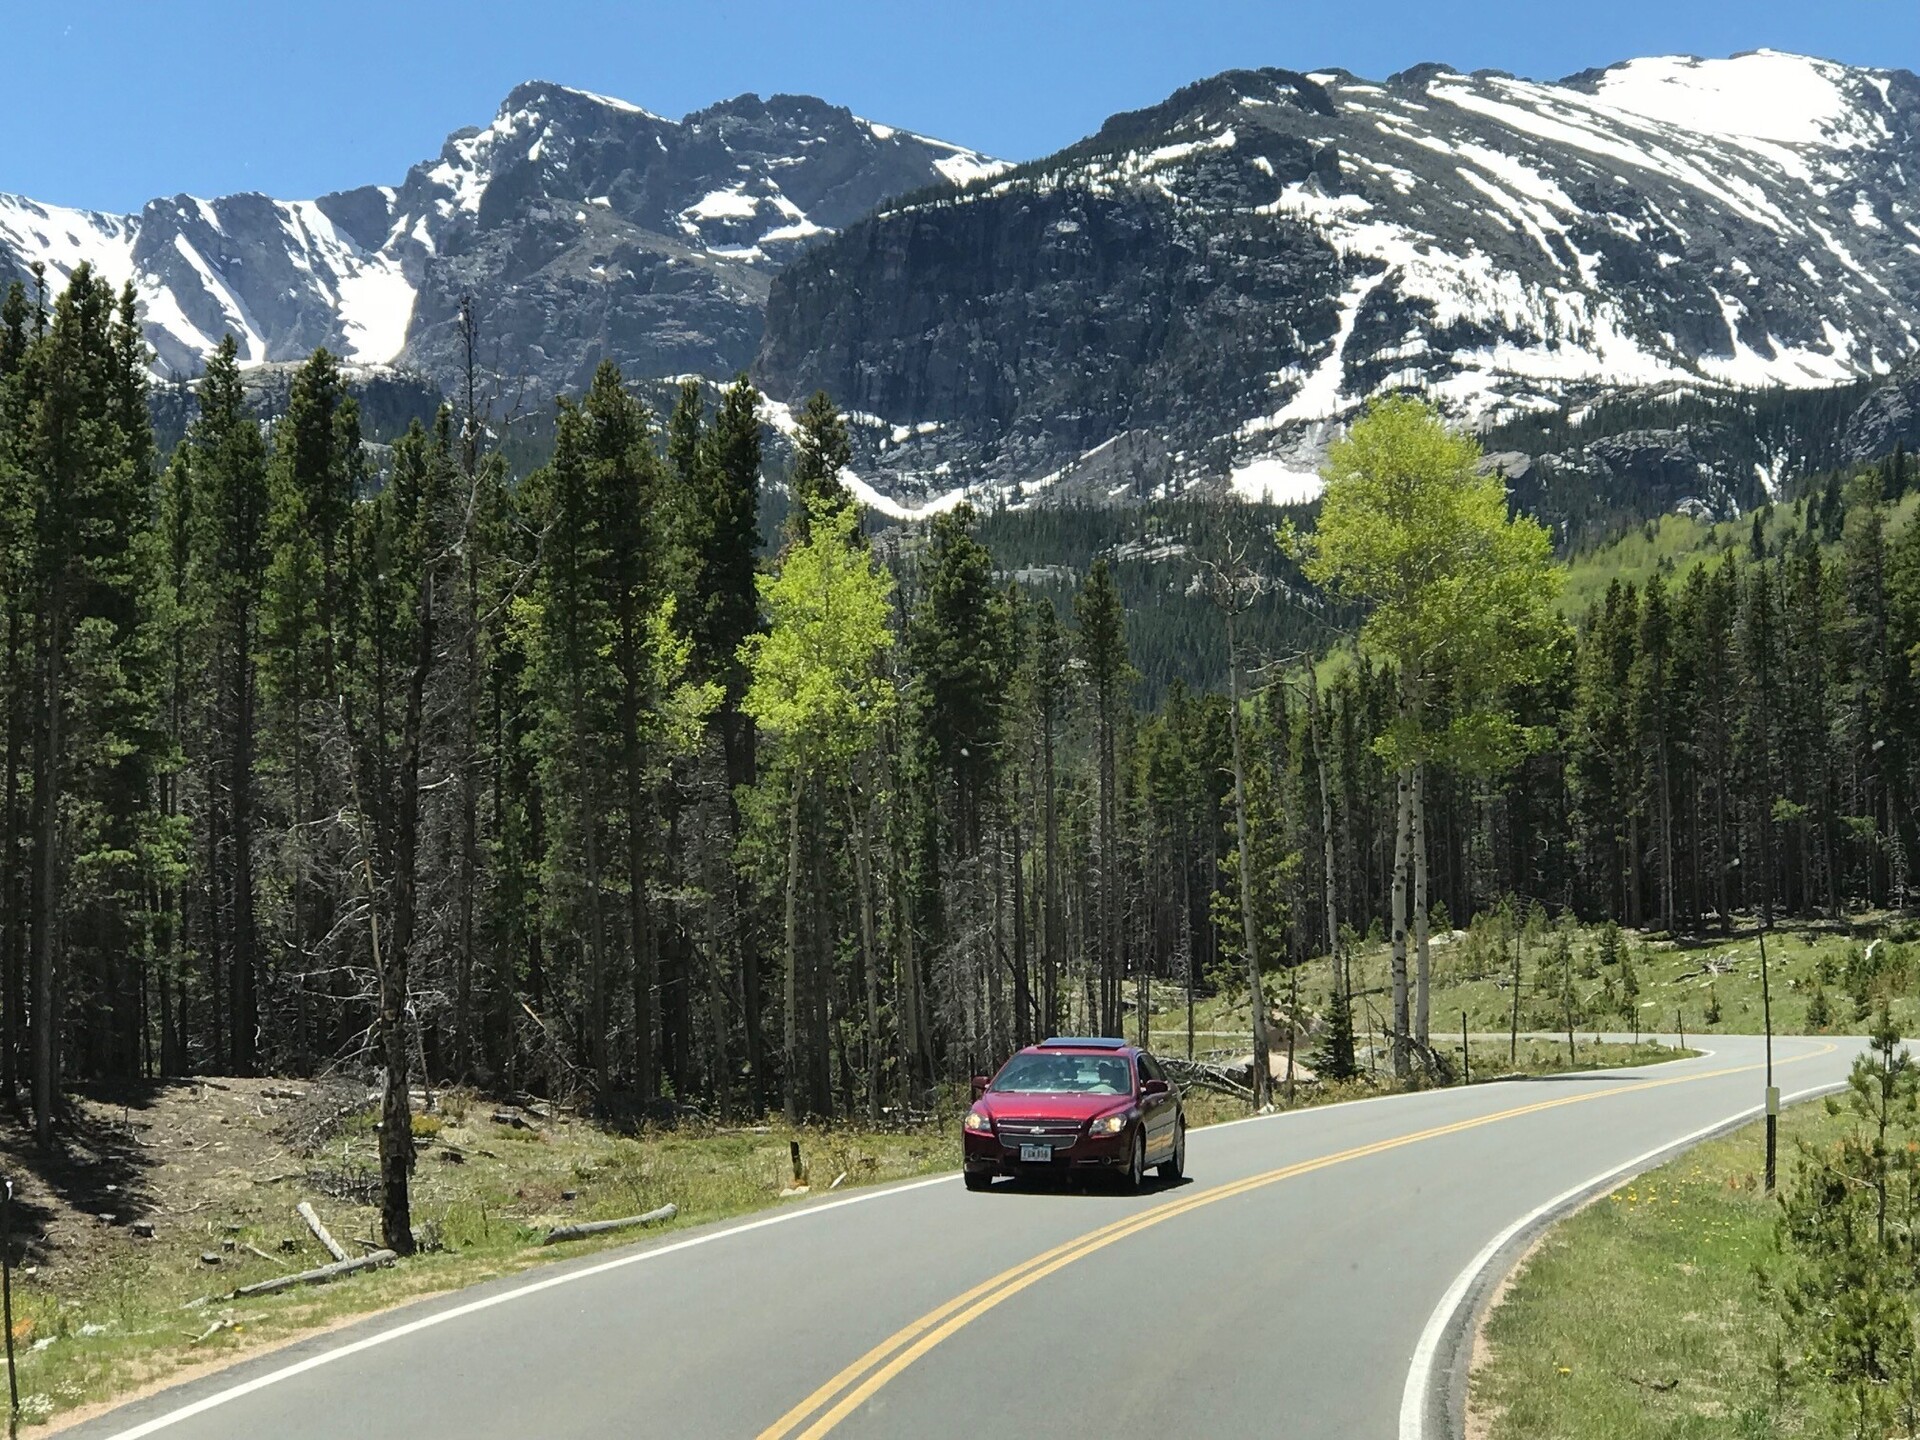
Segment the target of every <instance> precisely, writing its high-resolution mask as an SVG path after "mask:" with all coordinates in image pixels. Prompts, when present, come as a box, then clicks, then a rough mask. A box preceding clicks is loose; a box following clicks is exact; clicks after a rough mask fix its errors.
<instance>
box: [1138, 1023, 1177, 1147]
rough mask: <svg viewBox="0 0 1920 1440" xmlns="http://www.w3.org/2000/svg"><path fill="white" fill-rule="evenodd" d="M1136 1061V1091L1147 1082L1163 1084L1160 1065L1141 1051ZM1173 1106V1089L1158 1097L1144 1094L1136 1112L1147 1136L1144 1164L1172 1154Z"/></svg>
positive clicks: (1165, 1077)
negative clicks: (1138, 1081)
mask: <svg viewBox="0 0 1920 1440" xmlns="http://www.w3.org/2000/svg"><path fill="white" fill-rule="evenodd" d="M1137 1058H1138V1062H1139V1069H1140V1088H1141V1089H1142V1090H1144V1089H1145V1088H1146V1084H1147V1081H1149V1080H1158V1081H1159V1082H1160V1083H1161V1084H1163V1085H1166V1084H1168V1082H1167V1072H1166V1071H1164V1070H1162V1069H1161V1068H1160V1062H1159V1061H1158V1060H1156V1059H1154V1058H1153V1056H1151V1055H1149V1054H1147V1052H1146V1051H1144V1050H1142V1051H1141V1052H1140V1054H1139V1056H1138V1057H1137ZM1175 1112H1176V1107H1175V1105H1174V1100H1173V1090H1172V1087H1171V1086H1170V1085H1169V1086H1168V1089H1167V1090H1166V1091H1165V1092H1164V1093H1162V1094H1159V1095H1145V1096H1142V1098H1141V1101H1140V1113H1141V1115H1142V1116H1143V1117H1144V1119H1143V1121H1142V1123H1143V1125H1144V1126H1145V1129H1146V1137H1147V1163H1148V1164H1149V1165H1157V1164H1158V1163H1159V1162H1160V1161H1162V1160H1165V1159H1166V1158H1167V1157H1168V1156H1169V1155H1171V1154H1172V1153H1173V1125H1174V1115H1175Z"/></svg>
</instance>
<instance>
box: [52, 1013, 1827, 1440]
mask: <svg viewBox="0 0 1920 1440" xmlns="http://www.w3.org/2000/svg"><path fill="white" fill-rule="evenodd" d="M1695 1043H1696V1044H1698V1045H1706V1046H1711V1047H1712V1050H1713V1053H1711V1054H1708V1055H1704V1056H1701V1057H1699V1058H1696V1059H1692V1060H1686V1061H1679V1062H1675V1063H1672V1064H1669V1065H1664V1066H1658V1067H1652V1068H1647V1069H1640V1070H1631V1071H1620V1072H1613V1073H1610V1074H1606V1075H1595V1076H1566V1077H1558V1078H1553V1079H1542V1080H1533V1081H1515V1082H1507V1083H1501V1084H1491V1085H1476V1086H1474V1087H1472V1088H1470V1089H1467V1090H1457V1089H1456V1090H1443V1091H1431V1092H1427V1093H1425V1094H1420V1095H1413V1096H1405V1097H1396V1098H1393V1099H1384V1100H1375V1101H1365V1102H1361V1103H1359V1104H1354V1105H1342V1106H1330V1107H1326V1108H1322V1109H1317V1110H1306V1111H1300V1112H1296V1113H1294V1114H1290V1115H1284V1116H1274V1117H1265V1118H1260V1119H1256V1120H1250V1121H1243V1122H1240V1123H1237V1124H1233V1125H1226V1126H1219V1127H1215V1128H1212V1129H1206V1130H1198V1131H1195V1132H1194V1133H1193V1135H1192V1136H1191V1138H1190V1140H1189V1147H1188V1148H1189V1153H1188V1170H1189V1172H1190V1173H1189V1178H1188V1180H1187V1181H1186V1182H1185V1183H1184V1184H1181V1185H1178V1186H1172V1187H1161V1188H1152V1189H1150V1190H1149V1191H1148V1192H1147V1193H1145V1194H1142V1195H1138V1196H1128V1195H1121V1194H1117V1193H1112V1192H1101V1191H1093V1192H1079V1191H1075V1192H1066V1193H1049V1192H1044V1191H1042V1192H1034V1191H1028V1190H1022V1189H1014V1188H1010V1187H1008V1186H1006V1185H1005V1184H1004V1183H1002V1184H1001V1185H996V1186H995V1187H994V1189H993V1191H992V1192H990V1193H987V1194H980V1195H976V1194H969V1193H967V1192H966V1191H964V1190H963V1189H962V1188H961V1185H960V1181H959V1177H958V1176H957V1175H956V1176H952V1177H945V1178H941V1179H938V1180H932V1181H922V1182H917V1183H914V1184H909V1185H905V1186H896V1187H892V1188H890V1189H886V1190H878V1191H873V1192H867V1193H862V1194H856V1195H853V1196H849V1197H847V1198H845V1199H841V1200H833V1201H823V1202H816V1203H813V1204H811V1205H808V1206H805V1207H804V1208H800V1209H790V1210H785V1211H781V1212H778V1213H777V1214H775V1215H773V1216H769V1217H762V1218H760V1219H758V1220H749V1221H745V1222H736V1223H733V1224H731V1225H721V1226H715V1227H712V1228H710V1229H707V1230H701V1231H691V1232H680V1233H679V1234H677V1235H674V1236H670V1237H665V1238H664V1239H663V1240H661V1241H658V1242H655V1243H653V1244H651V1245H648V1246H640V1247H635V1248H633V1249H629V1250H622V1251H615V1252H608V1253H604V1254H601V1255H599V1256H595V1257H593V1258H591V1259H588V1260H583V1261H579V1262H573V1263H570V1264H566V1265H563V1266H557V1267H554V1268H550V1269H544V1270H540V1271H537V1272H534V1273H533V1274H532V1275H523V1276H520V1277H518V1278H516V1279H514V1280H511V1281H506V1282H501V1283H499V1284H496V1285H487V1286H481V1287H479V1288H477V1289H474V1290H469V1291H465V1292H462V1293H461V1294H459V1295H457V1296H452V1297H447V1298H444V1299H442V1300H438V1301H431V1302H426V1303H423V1304H421V1305H418V1306H414V1307H411V1308H408V1309H405V1310H401V1311H397V1312H393V1313H390V1314H388V1315H385V1316H382V1317H380V1318H378V1319H375V1320H371V1321H367V1322H364V1323H363V1324H361V1325H359V1326H356V1327H354V1328H351V1329H348V1330H344V1331H336V1332H334V1333H332V1334H330V1335H327V1336H325V1337H322V1338H320V1339H316V1340H314V1341H310V1342H305V1343H303V1344H301V1345H298V1346H294V1347H292V1348H289V1349H283V1350H280V1351H277V1352H275V1353H274V1354H271V1355H268V1356H263V1357H261V1358H259V1359H256V1360H253V1361H249V1362H245V1363H242V1364H241V1365H238V1366H235V1367H234V1368H232V1369H229V1370H226V1371H223V1372H221V1373H220V1374H218V1375H215V1376H212V1377H209V1378H206V1379H203V1380H199V1381H196V1382H193V1383H191V1384H187V1385H183V1386H180V1387H177V1388H175V1389H173V1390H169V1391H165V1392H163V1393H161V1394H158V1395H156V1396H153V1397H151V1398H149V1399H147V1400H144V1401H141V1402H138V1403H136V1404H133V1405H130V1406H127V1407H125V1408H124V1409H121V1410H119V1411H116V1412H114V1413H112V1414H110V1415H108V1416H106V1417H104V1418H103V1419H98V1420H95V1421H93V1422H90V1423H89V1424H86V1425H83V1426H80V1427H77V1428H73V1429H70V1430H67V1431H65V1432H64V1434H65V1436H66V1437H68V1440H107V1437H113V1440H137V1437H144V1436H148V1435H164V1436H166V1437H167V1440H269V1437H270V1440H364V1437H380V1440H496V1437H497V1440H507V1437H513V1440H614V1437H619V1440H629V1437H639V1436H673V1437H678V1436H689V1437H707V1436H717V1437H746V1440H752V1437H762V1440H785V1437H803V1436H804V1437H818V1436H822V1435H826V1434H828V1433H832V1434H833V1435H834V1436H836V1437H842V1440H864V1437H878V1436H910V1437H916V1440H918V1437H928V1440H935V1437H950V1436H951V1437H960V1436H966V1437H975V1436H980V1435H993V1436H1069V1435H1073V1436H1079V1435H1085V1434H1088V1433H1092V1432H1094V1431H1095V1430H1097V1429H1098V1428H1101V1427H1103V1426H1107V1425H1112V1426H1118V1427H1122V1428H1123V1431H1124V1433H1130V1434H1146V1435H1154V1434H1157V1435H1178V1436H1194V1437H1204V1436H1216V1435H1217V1436H1232V1437H1235V1440H1240V1437H1245V1436H1247V1435H1252V1434H1276V1433H1277V1434H1283V1435H1286V1436H1288V1437H1289V1440H1315V1437H1325V1440H1357V1437H1394V1436H1399V1437H1402V1440H1417V1437H1433V1440H1438V1437H1439V1436H1441V1435H1443V1434H1444V1433H1445V1427H1444V1425H1443V1424H1442V1423H1441V1422H1442V1421H1443V1419H1444V1414H1445V1411H1446V1409H1447V1408H1448V1407H1449V1406H1450V1405H1453V1404H1456V1403H1457V1382H1458V1380H1459V1377H1460V1375H1461V1374H1462V1365H1461V1362H1460V1347H1459V1346H1457V1345H1456V1343H1455V1342H1456V1341H1457V1340H1458V1339H1459V1338H1460V1336H1461V1335H1462V1334H1463V1333H1464V1331H1465V1318H1466V1316H1467V1314H1468V1313H1469V1312H1470V1311H1471V1310H1472V1308H1473V1305H1474V1303H1475V1302H1476V1300H1477V1298H1478V1297H1479V1296H1480V1295H1481V1294H1482V1293H1483V1292H1484V1289H1485V1287H1486V1284H1487V1283H1488V1281H1489V1280H1490V1279H1491V1278H1492V1277H1493V1276H1494V1275H1495V1274H1496V1273H1497V1272H1498V1271H1499V1270H1501V1269H1503V1268H1504V1266H1505V1264H1506V1263H1508V1262H1509V1260H1510V1257H1511V1256H1512V1255H1513V1254H1516V1253H1517V1252H1518V1251H1519V1249H1520V1248H1522V1247H1523V1246H1524V1244H1525V1243H1526V1240H1527V1238H1528V1235H1529V1234H1530V1232H1531V1230H1532V1229H1534V1228H1537V1226H1538V1225H1539V1224H1543V1223H1545V1218H1544V1216H1542V1215H1540V1214H1538V1213H1536V1212H1539V1211H1541V1210H1542V1207H1551V1206H1553V1205H1555V1203H1556V1202H1559V1203H1560V1204H1562V1205H1564V1203H1565V1201H1566V1198H1567V1197H1568V1196H1569V1195H1570V1194H1571V1193H1572V1192H1576V1191H1579V1190H1581V1189H1583V1188H1590V1187H1592V1186H1594V1185H1596V1184H1605V1183H1606V1179H1605V1177H1606V1176H1607V1174H1608V1172H1610V1171H1615V1170H1617V1169H1618V1168H1619V1167H1623V1166H1631V1167H1633V1168H1643V1167H1644V1165H1645V1164H1646V1163H1649V1161H1650V1159H1651V1157H1652V1155H1653V1154H1654V1152H1658V1151H1660V1150H1661V1149H1663V1148H1666V1147H1671V1146H1673V1145H1675V1144H1677V1143H1679V1142H1681V1141H1683V1140H1685V1139H1686V1138H1688V1137H1691V1136H1696V1135H1697V1134H1698V1133H1699V1132H1702V1131H1703V1130H1707V1129H1710V1128H1712V1127H1716V1126H1721V1125H1724V1124H1727V1123H1729V1122H1731V1121H1733V1120H1735V1119H1736V1118H1738V1117H1740V1116H1742V1115H1743V1114H1748V1113H1750V1112H1753V1111H1755V1110H1756V1109H1757V1107H1758V1106H1759V1105H1760V1103H1761V1101H1762V1099H1763V1088H1762V1084H1763V1082H1762V1076H1761V1073H1760V1070H1759V1068H1758V1067H1759V1065H1760V1061H1761V1042H1760V1041H1759V1040H1757V1039H1753V1038H1745V1037H1724V1036H1712V1037H1702V1038H1701V1039H1699V1040H1697V1041H1696V1042H1695ZM1856 1048H1857V1045H1856V1042H1845V1041H1843V1042H1826V1041H1819V1040H1807V1039H1784V1040H1778V1041H1776V1042H1775V1064H1776V1069H1777V1075H1776V1080H1777V1083H1778V1084H1779V1086H1780V1088H1781V1090H1782V1091H1783V1093H1784V1094H1785V1095H1786V1096H1787V1097H1788V1098H1789V1099H1791V1098H1792V1097H1793V1096H1794V1095H1795V1094H1796V1093H1800V1092H1806V1091H1808V1090H1812V1089H1815V1088H1819V1087H1824V1086H1828V1085H1832V1084H1834V1083H1836V1082H1838V1081H1840V1080H1841V1079H1843V1078H1844V1076H1845V1074H1846V1069H1847V1065H1848V1063H1849V1062H1850V1059H1851V1057H1852V1054H1853V1053H1854V1051H1855V1049H1856ZM1503 1237H1504V1239H1503ZM1410 1374H1411V1375H1412V1377H1413V1378H1412V1379H1411V1381H1410V1379H1409V1376H1410ZM1409 1391H1410V1392H1411V1394H1410V1396H1409V1394H1408V1392H1409Z"/></svg>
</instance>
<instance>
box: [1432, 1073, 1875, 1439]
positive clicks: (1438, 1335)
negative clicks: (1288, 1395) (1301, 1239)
mask: <svg viewBox="0 0 1920 1440" xmlns="http://www.w3.org/2000/svg"><path fill="white" fill-rule="evenodd" d="M1845 1085H1846V1082H1845V1081H1844V1080H1838V1081H1834V1082H1833V1083H1831V1084H1827V1085H1810V1086H1808V1087H1807V1088H1806V1089H1804V1090H1796V1091H1795V1092H1794V1093H1793V1094H1791V1095H1787V1096H1783V1097H1782V1098H1781V1102H1780V1103H1781V1104H1782V1105H1783V1106H1784V1105H1788V1104H1791V1103H1793V1102H1794V1101H1796V1100H1804V1099H1806V1098H1807V1097H1809V1096H1812V1095H1819V1094H1821V1093H1823V1092H1825V1091H1829V1090H1838V1089H1842V1088H1844V1087H1845ZM1765 1108H1766V1107H1765V1106H1763V1105H1750V1106H1748V1107H1747V1108H1746V1109H1744V1110H1739V1111H1736V1112H1734V1113H1733V1114H1732V1115H1727V1116H1722V1117H1721V1118H1720V1119H1718V1120H1716V1121H1714V1122H1713V1124H1711V1125H1703V1126H1702V1127H1701V1128H1700V1129H1698V1130H1695V1131H1694V1132H1693V1133H1692V1134H1690V1135H1683V1136H1681V1137H1680V1138H1679V1139H1678V1140H1669V1141H1667V1142H1666V1143H1665V1144H1664V1145H1658V1146H1655V1147H1654V1148H1653V1149H1651V1150H1649V1151H1647V1152H1646V1153H1644V1154H1641V1155H1636V1156H1635V1157H1634V1158H1633V1159H1631V1160H1629V1161H1627V1162H1626V1163H1625V1164H1624V1165H1616V1166H1614V1167H1613V1168H1612V1169H1611V1170H1605V1171H1602V1172H1601V1173H1600V1174H1598V1175H1595V1176H1593V1177H1592V1178H1591V1179H1588V1180H1583V1181H1581V1182H1580V1183H1579V1184H1578V1185H1575V1186H1574V1187H1573V1188H1572V1189H1570V1190H1563V1191H1562V1192H1561V1193H1560V1194H1558V1195H1556V1196H1554V1197H1553V1199H1551V1200H1549V1201H1547V1202H1546V1204H1544V1205H1541V1206H1539V1207H1537V1208H1536V1209H1533V1210H1530V1211H1528V1212H1527V1213H1526V1214H1525V1215H1522V1216H1521V1217H1520V1218H1519V1219H1518V1220H1516V1221H1514V1222H1513V1223H1512V1224H1511V1225H1509V1226H1507V1228H1506V1229H1504V1230H1502V1231H1501V1232H1500V1233H1499V1234H1498V1235H1496V1236H1494V1237H1493V1239H1491V1240H1489V1241H1488V1242H1487V1244H1486V1248H1485V1249H1483V1250H1481V1252H1480V1253H1479V1254H1478V1255H1476V1256H1474V1257H1473V1259H1472V1260H1471V1261H1469V1262H1468V1264H1467V1268H1466V1269H1464V1270H1462V1271H1461V1272H1460V1273H1459V1274H1458V1275H1457V1276H1455V1277H1454V1281H1453V1284H1451V1285H1449V1286H1448V1287H1447V1293H1446V1294H1444V1295H1442V1296H1441V1297H1440V1303H1439V1304H1438V1305H1436V1306H1434V1308H1433V1314H1432V1315H1430V1316H1429V1317H1428V1318H1427V1328H1426V1329H1424V1330H1422V1331H1421V1332H1420V1343H1419V1344H1417V1345H1415V1346H1414V1349H1413V1364H1412V1365H1411V1366H1410V1367H1409V1368H1408V1370H1407V1386H1406V1389H1404V1390H1403V1391H1401V1392H1400V1432H1399V1434H1400V1440H1430V1437H1429V1436H1428V1433H1427V1397H1428V1392H1429V1391H1430V1390H1431V1389H1432V1388H1433V1364H1434V1360H1435V1358H1436V1357H1437V1356H1438V1354H1439V1352H1440V1342H1441V1340H1442V1339H1444V1338H1445V1336H1446V1333H1447V1330H1448V1328H1449V1327H1450V1326H1451V1325H1452V1323H1453V1319H1454V1316H1455V1315H1456V1314H1457V1313H1458V1312H1459V1310H1460V1307H1461V1306H1462V1305H1463V1304H1464V1303H1465V1302H1466V1299H1467V1295H1468V1292H1469V1291H1471V1290H1472V1289H1473V1286H1474V1284H1475V1282H1476V1281H1478V1280H1479V1278H1480V1276H1481V1274H1482V1273H1483V1272H1484V1271H1485V1270H1486V1269H1487V1267H1488V1266H1490V1265H1491V1264H1493V1262H1494V1260H1495V1258H1496V1257H1497V1256H1498V1255H1499V1254H1500V1252H1501V1251H1502V1250H1504V1249H1506V1247H1507V1246H1508V1245H1509V1244H1510V1243H1511V1242H1512V1240H1513V1238H1514V1237H1515V1236H1516V1235H1519V1234H1520V1233H1521V1232H1522V1231H1524V1230H1526V1229H1527V1228H1528V1227H1529V1226H1531V1225H1533V1224H1535V1223H1536V1222H1538V1221H1540V1220H1543V1219H1545V1218H1546V1217H1547V1216H1549V1215H1551V1214H1553V1212H1554V1211H1556V1210H1558V1209H1560V1208H1561V1207H1563V1206H1566V1205H1570V1204H1572V1203H1573V1202H1574V1201H1575V1200H1578V1199H1579V1198H1580V1197H1581V1196H1582V1195H1585V1194H1586V1193H1587V1192H1588V1191H1591V1190H1597V1189H1599V1188H1600V1187H1601V1186H1603V1185H1606V1184H1609V1183H1610V1182H1612V1181H1614V1180H1617V1179H1619V1178H1621V1177H1623V1176H1626V1175H1629V1174H1632V1173H1634V1172H1635V1171H1637V1170H1641V1169H1645V1168H1646V1167H1647V1166H1649V1165H1650V1164H1651V1163H1652V1162H1653V1161H1655V1160H1658V1159H1659V1158H1660V1157H1661V1156H1663V1155H1666V1154H1669V1153H1670V1152H1672V1151H1676V1150H1683V1149H1685V1148H1686V1147H1687V1146H1689V1145H1693V1144H1696V1143H1698V1142H1699V1141H1702V1140H1705V1139H1707V1138H1708V1137H1709V1136H1711V1135H1713V1134H1714V1133H1715V1132H1716V1131H1723V1130H1726V1129H1727V1128H1728V1127H1730V1126H1734V1125H1738V1124H1741V1123H1742V1122H1744V1121H1746V1120H1749V1119H1751V1118H1753V1117H1754V1116H1757V1115H1759V1114H1760V1113H1761V1111H1762V1110H1764V1109H1765Z"/></svg>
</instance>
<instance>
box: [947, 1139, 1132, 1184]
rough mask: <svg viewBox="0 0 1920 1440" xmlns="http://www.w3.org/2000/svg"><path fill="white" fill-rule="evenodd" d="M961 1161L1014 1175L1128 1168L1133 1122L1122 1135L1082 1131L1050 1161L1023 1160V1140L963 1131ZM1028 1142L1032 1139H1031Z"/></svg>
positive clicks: (978, 1171) (972, 1170) (976, 1170)
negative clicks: (1084, 1132)
mask: <svg viewBox="0 0 1920 1440" xmlns="http://www.w3.org/2000/svg"><path fill="white" fill-rule="evenodd" d="M961 1137H962V1139H961V1162H962V1164H963V1166H964V1167H965V1169H966V1170H967V1172H968V1173H969V1174H972V1175H1010V1176H1026V1177H1028V1178H1032V1179H1041V1178H1045V1177H1048V1176H1052V1177H1061V1176H1066V1175H1073V1174H1084V1173H1086V1172H1088V1171H1101V1170H1125V1169H1126V1168H1127V1165H1128V1163H1129V1162H1130V1160H1131V1159H1132V1150H1131V1147H1132V1145H1133V1130H1132V1127H1131V1126H1129V1127H1128V1128H1127V1129H1125V1130H1122V1131H1121V1132H1120V1133H1119V1134H1118V1135H1086V1134H1082V1135H1080V1136H1079V1137H1078V1138H1076V1139H1075V1140H1074V1142H1073V1143H1072V1144H1071V1145H1062V1144H1060V1143H1058V1142H1057V1141H1056V1142H1055V1143H1054V1145H1053V1158H1052V1159H1051V1160H1048V1161H1032V1160H1022V1159H1021V1158H1020V1145H1021V1143H1022V1142H1021V1141H1020V1140H1017V1139H1011V1138H1008V1139H1002V1138H1001V1137H1000V1136H999V1135H997V1134H995V1135H978V1134H975V1133H974V1132H973V1131H971V1130H967V1131H962V1132H961ZM1025 1143H1032V1142H1031V1141H1027V1142H1025Z"/></svg>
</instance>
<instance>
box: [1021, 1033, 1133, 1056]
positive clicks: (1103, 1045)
mask: <svg viewBox="0 0 1920 1440" xmlns="http://www.w3.org/2000/svg"><path fill="white" fill-rule="evenodd" d="M1055 1050H1067V1051H1074V1050H1079V1051H1094V1052H1100V1053H1104V1054H1108V1055H1135V1054H1138V1053H1139V1050H1140V1047H1139V1046H1137V1045H1133V1044H1130V1043H1128V1042H1127V1041H1125V1040H1120V1039H1116V1038H1114V1037H1112V1036H1106V1035H1091V1036H1090V1035H1054V1036H1051V1037H1050V1038H1048V1039H1045V1040H1042V1041H1041V1042H1040V1043H1039V1044H1038V1045H1029V1046H1028V1047H1027V1048H1026V1050H1024V1051H1023V1052H1021V1053H1023V1054H1028V1055H1044V1054H1046V1053H1048V1052H1049V1051H1055Z"/></svg>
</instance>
